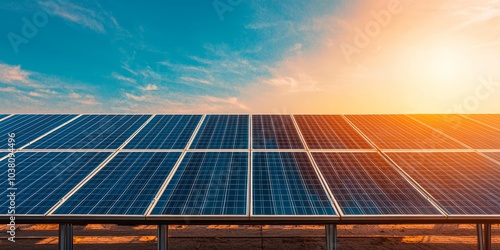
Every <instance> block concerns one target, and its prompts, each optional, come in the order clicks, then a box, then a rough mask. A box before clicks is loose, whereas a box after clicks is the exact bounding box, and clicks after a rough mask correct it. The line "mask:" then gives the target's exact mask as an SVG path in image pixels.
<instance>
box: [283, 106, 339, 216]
mask: <svg viewBox="0 0 500 250" xmlns="http://www.w3.org/2000/svg"><path fill="white" fill-rule="evenodd" d="M291 117H292V120H293V124H294V125H295V128H296V129H297V131H298V133H299V136H300V139H301V140H302V143H303V144H304V147H305V149H306V152H307V156H308V157H309V160H310V161H311V163H312V165H313V168H314V171H315V172H316V175H318V177H319V180H320V181H321V185H322V186H323V189H324V190H325V192H326V193H327V194H328V197H329V198H330V202H331V203H332V204H333V206H334V209H335V211H336V212H337V213H338V214H339V215H340V216H343V213H342V210H341V209H340V206H339V204H338V202H337V199H336V198H335V196H334V195H333V193H332V191H331V190H330V188H329V187H328V184H327V182H326V180H325V177H324V176H323V174H322V173H321V171H320V170H319V167H318V165H317V164H316V161H315V160H314V158H313V157H312V153H311V150H310V148H309V146H308V144H307V143H306V140H305V138H304V136H303V133H302V130H301V129H300V127H299V124H298V123H297V120H296V119H295V116H294V115H291Z"/></svg>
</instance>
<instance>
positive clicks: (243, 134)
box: [191, 115, 249, 149]
mask: <svg viewBox="0 0 500 250" xmlns="http://www.w3.org/2000/svg"><path fill="white" fill-rule="evenodd" d="M248 120H249V116H248V115H207V116H206V117H205V120H204V121H203V124H202V125H201V127H200V130H199V131H198V134H197V135H196V137H195V138H194V141H193V143H192V144H191V149H248V129H249V124H248Z"/></svg>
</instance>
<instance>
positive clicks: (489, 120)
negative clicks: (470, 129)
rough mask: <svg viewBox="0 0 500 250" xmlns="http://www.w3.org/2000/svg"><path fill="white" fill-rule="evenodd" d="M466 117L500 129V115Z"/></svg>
mask: <svg viewBox="0 0 500 250" xmlns="http://www.w3.org/2000/svg"><path fill="white" fill-rule="evenodd" d="M464 116H465V117H467V118H469V119H472V120H474V121H477V122H480V123H483V124H486V125H488V126H491V127H494V128H497V129H500V115H487V114H481V115H464Z"/></svg>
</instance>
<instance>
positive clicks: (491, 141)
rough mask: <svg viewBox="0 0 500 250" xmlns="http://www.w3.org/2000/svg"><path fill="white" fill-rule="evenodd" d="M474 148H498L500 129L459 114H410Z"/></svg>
mask: <svg viewBox="0 0 500 250" xmlns="http://www.w3.org/2000/svg"><path fill="white" fill-rule="evenodd" d="M411 117H413V118H415V119H417V120H419V121H421V122H424V123H425V124H427V125H429V126H431V127H433V128H435V129H438V130H440V131H442V132H444V133H445V134H447V135H449V136H451V137H453V138H455V139H457V140H459V141H461V142H463V143H465V144H466V145H468V146H469V147H471V148H474V149H498V148H500V130H498V129H494V128H492V127H489V126H486V125H483V124H481V123H478V122H476V121H473V120H470V119H467V118H465V117H462V116H460V115H411Z"/></svg>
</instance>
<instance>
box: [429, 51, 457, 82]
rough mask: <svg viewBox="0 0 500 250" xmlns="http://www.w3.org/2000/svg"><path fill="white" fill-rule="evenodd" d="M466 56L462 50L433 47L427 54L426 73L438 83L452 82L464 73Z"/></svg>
mask: <svg viewBox="0 0 500 250" xmlns="http://www.w3.org/2000/svg"><path fill="white" fill-rule="evenodd" d="M465 60H466V58H465V56H464V55H463V51H461V50H459V49H456V48H451V47H444V48H434V49H431V50H430V51H429V55H428V62H427V63H428V64H427V65H428V67H429V68H428V74H429V76H430V77H432V78H433V80H436V81H438V82H440V83H452V82H453V81H456V80H459V79H460V76H461V75H462V74H463V73H464V70H466V68H465V64H466V61H465Z"/></svg>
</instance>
